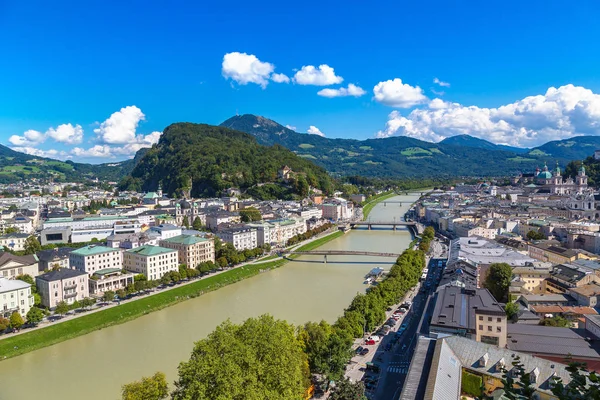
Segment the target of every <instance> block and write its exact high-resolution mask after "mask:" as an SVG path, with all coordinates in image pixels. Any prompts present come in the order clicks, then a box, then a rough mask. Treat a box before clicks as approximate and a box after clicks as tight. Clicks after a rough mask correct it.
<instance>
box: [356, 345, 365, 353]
mask: <svg viewBox="0 0 600 400" xmlns="http://www.w3.org/2000/svg"><path fill="white" fill-rule="evenodd" d="M363 349H364V347H362V346H358V347H357V348H356V354H360V352H361V351H362V350H363Z"/></svg>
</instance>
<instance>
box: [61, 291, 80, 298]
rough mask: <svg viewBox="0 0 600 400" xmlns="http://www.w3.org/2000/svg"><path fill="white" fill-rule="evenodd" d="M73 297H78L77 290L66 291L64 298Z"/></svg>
mask: <svg viewBox="0 0 600 400" xmlns="http://www.w3.org/2000/svg"><path fill="white" fill-rule="evenodd" d="M72 297H77V292H73V293H65V294H64V295H63V298H64V299H70V298H72Z"/></svg>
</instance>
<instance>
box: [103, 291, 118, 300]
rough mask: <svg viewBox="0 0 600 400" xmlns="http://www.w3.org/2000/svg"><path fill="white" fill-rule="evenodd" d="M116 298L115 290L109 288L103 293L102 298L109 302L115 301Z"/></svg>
mask: <svg viewBox="0 0 600 400" xmlns="http://www.w3.org/2000/svg"><path fill="white" fill-rule="evenodd" d="M114 299H115V292H113V291H112V290H107V291H106V292H104V294H103V295H102V300H104V301H106V302H107V303H108V302H111V301H113V300H114Z"/></svg>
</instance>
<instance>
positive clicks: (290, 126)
mask: <svg viewBox="0 0 600 400" xmlns="http://www.w3.org/2000/svg"><path fill="white" fill-rule="evenodd" d="M285 127H286V128H288V129H291V130H293V131H295V130H296V127H295V126H292V125H286V126H285Z"/></svg>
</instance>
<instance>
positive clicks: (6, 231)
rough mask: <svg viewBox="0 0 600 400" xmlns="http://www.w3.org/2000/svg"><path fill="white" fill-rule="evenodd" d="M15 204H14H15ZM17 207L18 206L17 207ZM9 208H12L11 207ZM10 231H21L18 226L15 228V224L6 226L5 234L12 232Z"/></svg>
mask: <svg viewBox="0 0 600 400" xmlns="http://www.w3.org/2000/svg"><path fill="white" fill-rule="evenodd" d="M13 206H14V204H13ZM11 207H12V206H11ZM15 208H16V207H15ZM9 210H10V208H9ZM10 233H19V229H18V228H15V227H14V226H9V227H7V228H4V234H5V235H8V234H10Z"/></svg>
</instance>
